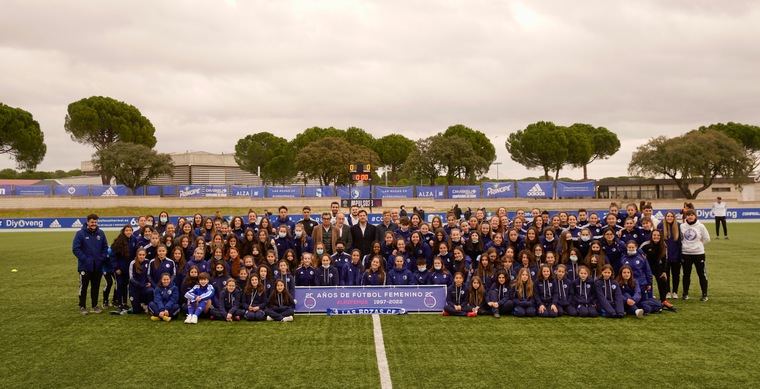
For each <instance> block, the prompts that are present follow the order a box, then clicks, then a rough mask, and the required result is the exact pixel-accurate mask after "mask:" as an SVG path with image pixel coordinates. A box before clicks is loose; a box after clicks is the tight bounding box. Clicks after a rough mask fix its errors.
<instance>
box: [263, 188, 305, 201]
mask: <svg viewBox="0 0 760 389" xmlns="http://www.w3.org/2000/svg"><path fill="white" fill-rule="evenodd" d="M267 197H270V198H295V197H301V187H300V186H268V187H267Z"/></svg>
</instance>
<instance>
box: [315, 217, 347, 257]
mask: <svg viewBox="0 0 760 389" xmlns="http://www.w3.org/2000/svg"><path fill="white" fill-rule="evenodd" d="M330 228H331V229H330V231H331V235H330V244H331V245H332V246H331V247H330V249H329V250H327V252H328V254H330V255H332V254H333V253H334V252H335V245H336V244H337V243H338V241H341V242H343V245H345V246H346V251H350V250H351V243H352V239H351V229H350V227H348V226H347V225H345V224H344V225H343V237H342V238H339V235H338V228H337V227H335V225H333V226H331V227H330ZM324 233H325V228H324V227H323V226H322V225H321V224H320V225H318V226H316V227H314V231H313V232H312V235H311V239H313V240H314V245H315V246H316V245H317V243H320V242H322V238H323V237H324Z"/></svg>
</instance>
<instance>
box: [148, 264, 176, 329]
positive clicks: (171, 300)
mask: <svg viewBox="0 0 760 389" xmlns="http://www.w3.org/2000/svg"><path fill="white" fill-rule="evenodd" d="M157 285H158V286H157V287H156V288H154V289H153V301H151V302H150V303H149V304H148V311H149V312H150V315H151V316H150V319H151V320H153V321H159V320H163V321H171V320H172V319H173V318H175V317H176V316H177V314H178V313H179V290H178V289H177V286H176V285H174V283H173V282H172V277H171V275H169V274H168V273H164V274H162V275H161V279H160V280H159V284H157Z"/></svg>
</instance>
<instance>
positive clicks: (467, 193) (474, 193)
mask: <svg viewBox="0 0 760 389" xmlns="http://www.w3.org/2000/svg"><path fill="white" fill-rule="evenodd" d="M478 197H480V187H479V186H474V185H472V186H450V187H449V198H450V199H476V198H478Z"/></svg>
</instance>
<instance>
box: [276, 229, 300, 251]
mask: <svg viewBox="0 0 760 389" xmlns="http://www.w3.org/2000/svg"><path fill="white" fill-rule="evenodd" d="M274 245H275V248H276V249H277V250H276V251H277V254H278V256H277V259H282V258H283V257H284V256H285V252H286V251H288V250H293V251H295V242H294V241H293V238H291V237H290V235H289V234H288V227H287V226H285V225H280V226H279V227H278V228H277V238H275V239H274Z"/></svg>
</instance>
